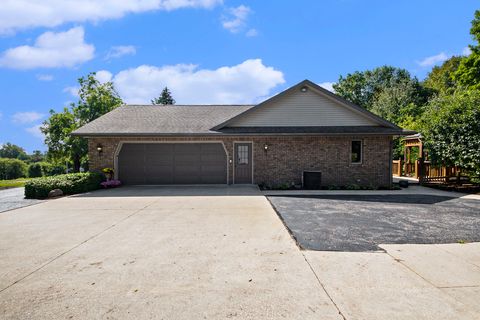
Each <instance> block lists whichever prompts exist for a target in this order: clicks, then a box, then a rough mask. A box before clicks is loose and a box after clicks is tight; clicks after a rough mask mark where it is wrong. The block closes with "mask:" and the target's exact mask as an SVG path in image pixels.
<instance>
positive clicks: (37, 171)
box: [28, 162, 43, 178]
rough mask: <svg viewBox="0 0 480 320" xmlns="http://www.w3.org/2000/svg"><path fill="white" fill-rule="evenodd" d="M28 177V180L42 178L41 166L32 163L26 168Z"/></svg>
mask: <svg viewBox="0 0 480 320" xmlns="http://www.w3.org/2000/svg"><path fill="white" fill-rule="evenodd" d="M28 176H29V177H30V178H38V177H42V176H43V170H42V165H41V164H40V162H36V163H32V164H31V165H29V166H28Z"/></svg>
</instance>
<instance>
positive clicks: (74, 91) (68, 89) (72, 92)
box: [63, 86, 80, 97]
mask: <svg viewBox="0 0 480 320" xmlns="http://www.w3.org/2000/svg"><path fill="white" fill-rule="evenodd" d="M78 90H80V87H78V86H71V87H66V88H63V92H66V93H68V94H70V95H71V96H73V97H79V95H78Z"/></svg>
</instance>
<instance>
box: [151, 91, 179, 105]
mask: <svg viewBox="0 0 480 320" xmlns="http://www.w3.org/2000/svg"><path fill="white" fill-rule="evenodd" d="M151 102H152V104H155V105H156V104H161V105H167V104H175V100H174V99H173V97H172V93H171V92H170V90H168V88H167V87H165V88H163V90H162V93H161V94H160V96H159V97H157V98H154V99H152V100H151Z"/></svg>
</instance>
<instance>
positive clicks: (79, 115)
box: [41, 73, 123, 172]
mask: <svg viewBox="0 0 480 320" xmlns="http://www.w3.org/2000/svg"><path fill="white" fill-rule="evenodd" d="M78 82H79V84H80V90H79V96H80V100H79V101H78V102H77V104H73V103H72V104H71V105H70V108H64V110H63V111H62V112H59V113H57V112H55V111H53V110H51V111H50V118H49V119H47V120H46V121H45V122H44V123H43V127H42V128H41V131H42V132H43V134H45V137H46V138H45V144H46V145H47V146H48V155H49V157H50V158H51V159H52V160H53V161H56V162H64V161H67V162H72V163H73V170H74V171H75V172H78V171H79V170H80V166H81V164H82V163H86V162H87V155H88V144H87V140H86V139H84V138H81V137H73V136H71V133H72V132H73V131H74V130H76V129H78V128H79V127H81V126H83V125H84V124H86V123H88V122H90V121H93V120H95V119H96V118H98V117H100V116H102V115H104V114H105V113H107V112H109V111H112V110H113V109H115V108H117V107H118V106H120V105H121V104H122V103H123V102H122V100H121V99H120V97H119V95H118V93H117V92H116V91H115V88H114V87H113V84H112V83H111V82H106V83H100V82H99V81H98V80H97V79H96V77H95V73H90V74H89V75H88V76H87V77H82V78H80V79H78Z"/></svg>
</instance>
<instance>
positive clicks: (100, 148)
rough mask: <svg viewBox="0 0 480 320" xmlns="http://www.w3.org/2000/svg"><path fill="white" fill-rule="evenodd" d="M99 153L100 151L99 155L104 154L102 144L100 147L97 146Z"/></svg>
mask: <svg viewBox="0 0 480 320" xmlns="http://www.w3.org/2000/svg"><path fill="white" fill-rule="evenodd" d="M97 151H98V153H99V154H100V153H102V151H103V147H102V145H101V144H98V145H97Z"/></svg>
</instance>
